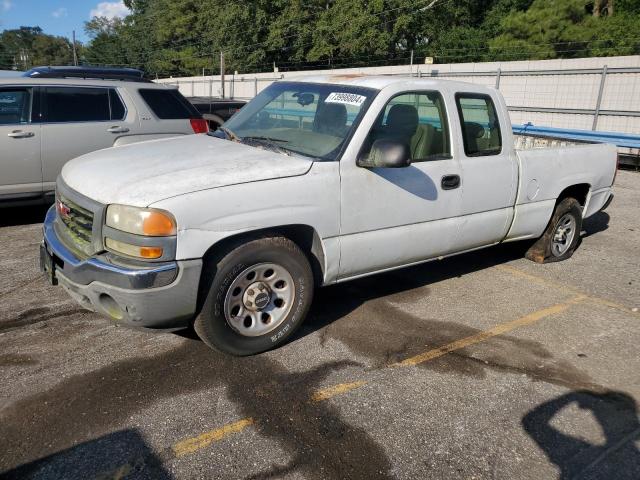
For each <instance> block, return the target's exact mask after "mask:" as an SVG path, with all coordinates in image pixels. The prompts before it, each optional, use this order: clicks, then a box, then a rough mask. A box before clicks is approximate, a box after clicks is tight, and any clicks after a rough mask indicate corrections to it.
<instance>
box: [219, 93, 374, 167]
mask: <svg viewBox="0 0 640 480" xmlns="http://www.w3.org/2000/svg"><path fill="white" fill-rule="evenodd" d="M376 93H377V90H373V89H370V88H363V87H351V86H345V85H329V84H318V83H302V82H276V83H273V84H271V85H270V86H269V87H267V88H266V89H265V90H263V91H262V92H261V93H260V94H259V95H258V96H257V97H255V98H254V99H253V100H252V101H251V102H249V103H248V104H247V105H246V106H245V107H244V108H243V109H242V110H240V111H239V112H238V113H237V114H236V115H235V116H233V117H232V118H231V119H230V120H229V121H228V122H227V123H225V124H224V128H222V129H221V130H218V131H217V132H216V133H215V134H214V135H215V136H217V137H224V138H229V139H231V140H237V141H241V142H243V143H247V144H250V145H263V146H266V147H268V148H272V149H275V150H277V151H281V152H283V153H287V152H289V153H298V154H301V155H306V156H309V157H314V158H318V159H321V160H335V159H336V158H337V157H338V155H339V153H340V151H341V149H342V147H343V146H344V144H345V141H346V140H347V139H348V138H349V137H350V135H351V133H352V132H353V130H354V129H355V127H356V126H357V124H358V122H359V121H360V119H361V118H362V116H363V115H364V112H366V110H367V108H369V105H370V104H371V101H372V100H373V98H374V97H375V95H376Z"/></svg>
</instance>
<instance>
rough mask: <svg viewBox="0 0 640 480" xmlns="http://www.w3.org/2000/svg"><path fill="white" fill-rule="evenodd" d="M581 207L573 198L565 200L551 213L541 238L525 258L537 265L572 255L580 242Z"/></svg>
mask: <svg viewBox="0 0 640 480" xmlns="http://www.w3.org/2000/svg"><path fill="white" fill-rule="evenodd" d="M581 229H582V207H581V205H580V203H579V202H578V201H577V200H576V199H575V198H565V199H564V200H562V201H561V202H560V203H558V205H556V208H555V210H554V212H553V216H552V217H551V220H550V221H549V225H548V226H547V229H546V230H545V232H544V234H543V235H542V237H540V238H539V239H538V241H537V242H536V243H534V244H533V246H532V247H531V248H530V249H529V250H528V251H527V254H526V257H527V258H528V259H529V260H533V261H534V262H538V263H549V262H560V261H562V260H566V259H568V258H570V257H571V256H572V255H573V252H574V251H575V250H576V248H577V247H578V244H579V242H580V231H581Z"/></svg>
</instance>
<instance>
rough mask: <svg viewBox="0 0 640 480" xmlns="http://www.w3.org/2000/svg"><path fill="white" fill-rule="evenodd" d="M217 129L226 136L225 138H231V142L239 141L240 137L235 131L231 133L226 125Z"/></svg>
mask: <svg viewBox="0 0 640 480" xmlns="http://www.w3.org/2000/svg"><path fill="white" fill-rule="evenodd" d="M218 130H220V131H221V132H223V133H224V134H225V135H226V136H227V138H228V139H229V140H231V141H232V142H240V141H241V139H240V137H238V136H237V135H236V134H235V133H233V132H232V131H231V130H229V129H228V128H227V127H223V126H219V127H218Z"/></svg>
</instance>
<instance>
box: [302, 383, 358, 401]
mask: <svg viewBox="0 0 640 480" xmlns="http://www.w3.org/2000/svg"><path fill="white" fill-rule="evenodd" d="M366 383H367V382H365V381H359V382H352V383H341V384H339V385H334V386H332V387H327V388H323V389H321V390H317V391H316V392H315V393H314V394H313V395H312V396H311V401H312V402H322V401H323V400H327V399H329V398H331V397H335V396H336V395H340V394H342V393H347V392H349V391H351V390H354V389H356V388H360V387H362V386H363V385H365V384H366Z"/></svg>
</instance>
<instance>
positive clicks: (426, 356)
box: [395, 295, 587, 367]
mask: <svg viewBox="0 0 640 480" xmlns="http://www.w3.org/2000/svg"><path fill="white" fill-rule="evenodd" d="M586 299H587V297H586V296H585V295H578V296H576V297H574V298H572V299H571V300H569V301H567V302H564V303H558V304H556V305H552V306H551V307H547V308H543V309H542V310H538V311H536V312H533V313H530V314H528V315H525V316H524V317H521V318H518V319H517V320H513V321H511V322H507V323H503V324H500V325H497V326H495V327H493V328H490V329H489V330H485V331H483V332H480V333H477V334H475V335H471V336H470V337H466V338H461V339H460V340H456V341H455V342H451V343H449V344H447V345H443V346H441V347H438V348H435V349H433V350H429V351H427V352H424V353H421V354H419V355H416V356H414V357H410V358H407V359H406V360H403V361H402V362H399V363H396V364H395V366H399V367H408V366H413V365H418V364H420V363H424V362H428V361H429V360H433V359H435V358H438V357H442V356H443V355H446V354H448V353H450V352H453V351H455V350H460V349H462V348H466V347H469V346H471V345H475V344H476V343H480V342H483V341H485V340H487V339H489V338H491V337H495V336H497V335H502V334H503V333H506V332H509V331H511V330H514V329H516V328H519V327H523V326H525V325H530V324H532V323H535V322H538V321H540V320H542V319H543V318H547V317H550V316H551V315H557V314H558V313H561V312H564V311H565V310H567V309H568V308H569V307H571V306H572V305H574V304H576V303H579V302H582V301H583V300H586Z"/></svg>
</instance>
